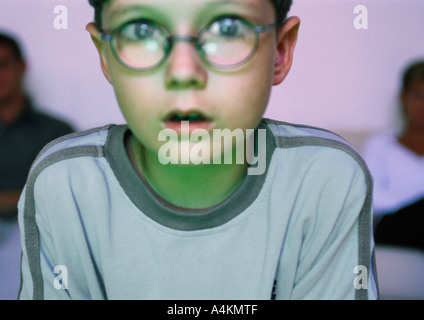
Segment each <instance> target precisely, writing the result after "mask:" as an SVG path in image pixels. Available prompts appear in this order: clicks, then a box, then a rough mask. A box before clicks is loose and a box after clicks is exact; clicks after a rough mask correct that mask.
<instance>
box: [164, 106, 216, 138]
mask: <svg viewBox="0 0 424 320" xmlns="http://www.w3.org/2000/svg"><path fill="white" fill-rule="evenodd" d="M183 121H184V122H188V124H189V130H190V132H191V131H192V130H194V129H200V128H201V129H206V130H210V129H211V128H212V126H213V120H212V118H211V117H210V116H209V115H207V114H206V113H204V112H202V111H199V110H196V109H191V110H185V111H181V110H172V111H170V112H168V113H167V114H166V115H165V117H164V119H163V126H164V127H165V128H169V129H173V130H175V131H176V132H177V133H178V134H179V133H181V127H182V125H181V124H182V122H183Z"/></svg>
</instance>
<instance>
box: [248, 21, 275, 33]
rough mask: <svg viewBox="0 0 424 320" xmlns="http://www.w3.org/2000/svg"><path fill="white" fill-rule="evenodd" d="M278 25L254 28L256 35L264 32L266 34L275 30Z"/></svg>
mask: <svg viewBox="0 0 424 320" xmlns="http://www.w3.org/2000/svg"><path fill="white" fill-rule="evenodd" d="M277 25H278V24H277V23H272V24H268V25H266V26H255V27H254V28H253V30H254V31H255V32H256V33H262V32H266V31H269V30H272V29H274V28H275V27H276V26H277Z"/></svg>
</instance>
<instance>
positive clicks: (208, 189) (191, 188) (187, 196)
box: [126, 135, 247, 209]
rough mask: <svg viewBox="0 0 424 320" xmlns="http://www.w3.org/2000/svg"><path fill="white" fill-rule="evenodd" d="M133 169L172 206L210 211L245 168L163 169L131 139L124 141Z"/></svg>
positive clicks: (230, 190)
mask: <svg viewBox="0 0 424 320" xmlns="http://www.w3.org/2000/svg"><path fill="white" fill-rule="evenodd" d="M126 147H127V152H128V154H129V155H130V158H131V161H132V162H133V165H134V166H135V167H136V169H137V171H138V172H139V174H140V175H141V177H142V178H144V180H145V181H146V182H147V183H148V184H149V186H150V187H151V188H152V189H153V190H154V191H155V192H156V193H157V194H159V196H161V197H162V198H163V199H164V200H166V201H167V202H169V203H170V204H172V205H175V206H178V207H182V208H186V209H206V208H209V207H213V206H215V205H217V204H219V203H221V202H222V201H224V200H225V199H226V198H227V197H228V196H230V195H231V194H232V193H233V192H234V191H235V190H236V189H237V188H238V186H239V185H240V184H241V183H242V181H243V179H244V177H245V175H246V171H247V164H246V165H245V164H243V165H240V164H222V165H217V164H213V165H185V166H183V165H172V164H168V165H163V164H161V163H160V162H159V160H158V158H157V154H156V153H152V154H149V152H148V151H146V149H145V148H143V146H142V145H141V144H140V143H139V142H138V141H137V140H136V139H135V138H134V136H133V135H131V136H130V138H129V139H128V140H127V146H126Z"/></svg>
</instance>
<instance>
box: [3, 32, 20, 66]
mask: <svg viewBox="0 0 424 320" xmlns="http://www.w3.org/2000/svg"><path fill="white" fill-rule="evenodd" d="M0 46H1V47H7V48H9V49H10V50H11V51H12V53H13V55H14V57H15V58H16V59H17V60H19V61H24V56H23V54H22V49H21V45H20V44H19V41H18V39H17V38H16V37H14V36H12V35H11V34H7V33H4V32H0Z"/></svg>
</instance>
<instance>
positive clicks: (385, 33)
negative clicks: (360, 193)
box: [0, 0, 424, 131]
mask: <svg viewBox="0 0 424 320" xmlns="http://www.w3.org/2000/svg"><path fill="white" fill-rule="evenodd" d="M361 4H363V5H365V6H366V7H367V9H368V29H365V30H357V29H355V27H354V24H353V22H354V19H355V17H356V16H357V14H355V13H354V8H355V7H356V6H357V5H361ZM57 5H65V6H66V7H67V9H68V29H67V30H56V29H55V27H54V24H53V22H54V19H55V17H56V16H57V14H55V13H54V12H53V10H54V8H55V6H57ZM423 13H424V1H423V0H367V1H363V2H361V1H359V0H357V1H352V0H342V1H341V0H294V6H293V8H292V11H291V14H292V15H298V16H299V17H300V18H301V20H302V24H301V29H300V37H299V41H298V45H297V49H296V52H295V60H294V64H293V68H292V70H291V72H290V74H289V76H288V77H287V79H286V80H285V81H284V83H283V84H282V85H281V86H278V87H275V88H274V90H273V93H272V96H271V100H270V106H269V109H268V110H267V112H266V116H268V117H273V118H276V119H279V120H285V121H290V122H297V123H304V124H310V125H316V126H321V127H326V128H328V129H331V130H335V131H337V130H353V131H355V130H362V131H378V130H384V129H386V128H391V127H395V126H396V125H397V121H396V116H397V114H396V107H397V105H396V94H397V89H398V85H399V76H400V72H401V71H402V69H403V67H404V66H405V64H406V63H407V62H409V61H410V60H411V59H413V58H417V57H424V41H423V40H422V36H423V34H424V19H423V18H422V16H423ZM92 17H93V11H92V9H91V8H90V7H89V5H88V1H87V0H61V1H58V0H1V2H0V29H7V30H9V31H13V32H15V33H16V34H17V35H19V36H20V37H21V39H22V42H23V43H24V46H25V48H26V51H27V55H28V58H29V64H30V69H29V73H28V78H27V83H28V88H29V90H30V92H32V93H33V95H34V97H35V100H36V101H37V102H38V103H39V104H41V105H42V106H43V108H44V109H45V110H48V111H51V112H54V113H55V114H57V115H60V116H62V117H64V118H67V119H69V120H70V121H72V122H73V123H74V124H75V126H76V127H78V128H79V129H87V128H90V127H93V126H99V125H103V124H105V123H110V122H114V123H122V122H123V121H124V120H123V118H122V116H121V114H120V111H119V110H118V108H117V104H116V101H115V97H114V94H113V91H112V88H111V86H110V85H109V84H108V83H107V81H106V80H105V79H104V77H103V75H102V73H101V71H100V67H99V63H98V59H97V53H96V51H95V49H94V47H93V45H92V44H91V40H90V37H89V35H88V33H87V32H86V31H85V25H86V24H87V22H89V21H91V20H92Z"/></svg>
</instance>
